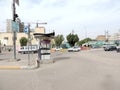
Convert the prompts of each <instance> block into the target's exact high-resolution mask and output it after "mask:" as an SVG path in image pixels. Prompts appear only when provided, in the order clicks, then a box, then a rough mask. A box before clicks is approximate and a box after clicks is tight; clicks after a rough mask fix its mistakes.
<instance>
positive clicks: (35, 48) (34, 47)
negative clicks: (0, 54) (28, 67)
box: [18, 45, 38, 54]
mask: <svg viewBox="0 0 120 90" xmlns="http://www.w3.org/2000/svg"><path fill="white" fill-rule="evenodd" d="M37 52H38V45H29V46H22V47H20V49H19V50H18V53H22V54H26V53H37Z"/></svg>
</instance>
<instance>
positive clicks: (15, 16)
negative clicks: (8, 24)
mask: <svg viewBox="0 0 120 90" xmlns="http://www.w3.org/2000/svg"><path fill="white" fill-rule="evenodd" d="M15 3H17V4H19V0H13V2H12V12H13V22H16V18H17V17H18V15H17V14H16V7H15ZM16 39H17V37H16V31H15V30H13V49H14V59H16Z"/></svg>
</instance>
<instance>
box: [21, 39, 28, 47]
mask: <svg viewBox="0 0 120 90" xmlns="http://www.w3.org/2000/svg"><path fill="white" fill-rule="evenodd" d="M27 42H28V39H27V38H26V37H22V38H21V39H20V45H21V46H26V45H27Z"/></svg>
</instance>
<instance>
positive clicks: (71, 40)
mask: <svg viewBox="0 0 120 90" xmlns="http://www.w3.org/2000/svg"><path fill="white" fill-rule="evenodd" d="M66 38H67V41H68V43H69V44H70V45H71V46H74V45H75V43H76V42H78V41H79V37H78V35H77V34H71V33H70V34H69V35H67V37H66Z"/></svg>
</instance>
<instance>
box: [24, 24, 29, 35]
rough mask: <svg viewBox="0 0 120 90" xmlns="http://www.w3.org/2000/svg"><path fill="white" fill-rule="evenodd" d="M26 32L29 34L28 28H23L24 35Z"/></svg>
mask: <svg viewBox="0 0 120 90" xmlns="http://www.w3.org/2000/svg"><path fill="white" fill-rule="evenodd" d="M28 32H29V28H28V26H25V27H24V33H26V34H28Z"/></svg>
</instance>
